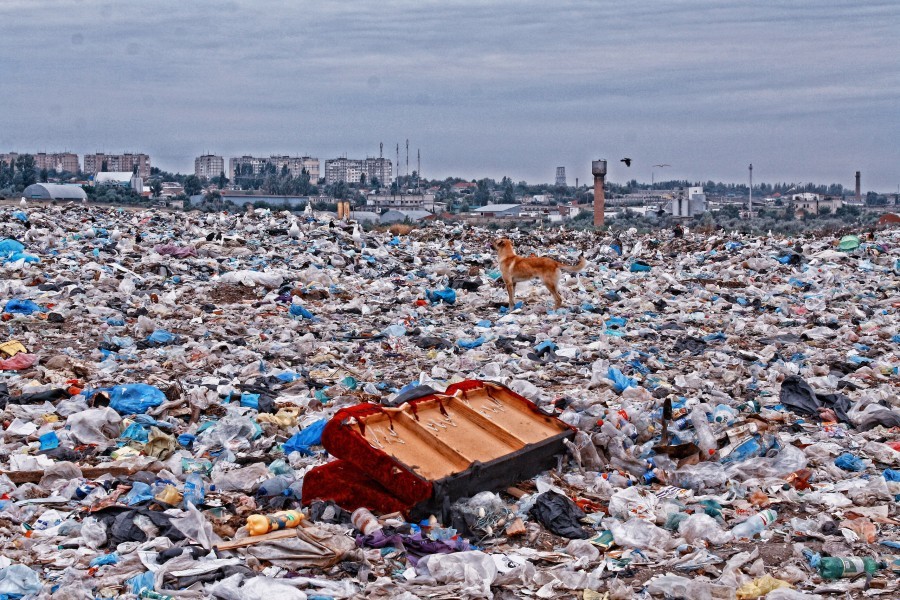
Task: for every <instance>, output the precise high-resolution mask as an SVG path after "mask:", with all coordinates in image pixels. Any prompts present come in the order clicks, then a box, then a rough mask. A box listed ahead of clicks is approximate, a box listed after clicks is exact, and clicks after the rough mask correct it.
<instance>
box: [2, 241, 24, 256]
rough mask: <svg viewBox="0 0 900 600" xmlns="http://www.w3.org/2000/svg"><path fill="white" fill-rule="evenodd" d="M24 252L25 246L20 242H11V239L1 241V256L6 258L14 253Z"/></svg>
mask: <svg viewBox="0 0 900 600" xmlns="http://www.w3.org/2000/svg"><path fill="white" fill-rule="evenodd" d="M23 250H25V245H24V244H22V242H20V241H18V240H11V239H9V238H6V239H5V240H0V255H3V256H6V255H9V254H12V253H13V252H22V251H23Z"/></svg>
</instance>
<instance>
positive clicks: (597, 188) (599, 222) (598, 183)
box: [591, 159, 606, 227]
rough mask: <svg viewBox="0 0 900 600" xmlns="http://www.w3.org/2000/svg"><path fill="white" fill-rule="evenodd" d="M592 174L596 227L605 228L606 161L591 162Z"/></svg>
mask: <svg viewBox="0 0 900 600" xmlns="http://www.w3.org/2000/svg"><path fill="white" fill-rule="evenodd" d="M591 173H593V175H594V227H603V210H604V207H605V206H606V197H605V196H604V195H603V185H604V184H605V183H606V160H605V159H601V160H595V161H591Z"/></svg>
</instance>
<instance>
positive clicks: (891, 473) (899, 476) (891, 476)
mask: <svg viewBox="0 0 900 600" xmlns="http://www.w3.org/2000/svg"><path fill="white" fill-rule="evenodd" d="M882 475H883V476H884V480H885V481H900V471H898V470H896V469H885V470H884V473H882Z"/></svg>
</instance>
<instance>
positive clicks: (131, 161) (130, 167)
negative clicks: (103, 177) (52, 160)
mask: <svg viewBox="0 0 900 600" xmlns="http://www.w3.org/2000/svg"><path fill="white" fill-rule="evenodd" d="M104 163H105V164H104ZM104 167H105V168H104ZM135 167H137V170H138V171H137V174H138V175H139V176H141V177H142V178H144V179H147V178H149V177H150V157H149V156H147V155H146V154H132V153H130V152H129V153H126V154H106V153H103V152H96V153H94V154H85V155H84V172H85V173H86V174H88V175H93V174H94V173H100V172H101V171H114V172H115V171H134V168H135ZM217 174H218V173H217Z"/></svg>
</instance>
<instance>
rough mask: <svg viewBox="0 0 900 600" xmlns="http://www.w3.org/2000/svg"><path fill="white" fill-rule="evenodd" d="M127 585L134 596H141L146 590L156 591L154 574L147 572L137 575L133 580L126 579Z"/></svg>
mask: <svg viewBox="0 0 900 600" xmlns="http://www.w3.org/2000/svg"><path fill="white" fill-rule="evenodd" d="M125 583H126V584H127V585H128V588H129V590H130V591H131V593H132V594H134V595H136V596H140V595H141V592H143V591H144V590H153V589H154V588H153V586H154V581H153V573H152V572H151V571H147V572H146V573H141V574H140V575H135V576H134V577H132V578H131V579H126V580H125Z"/></svg>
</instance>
